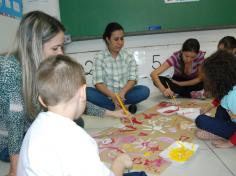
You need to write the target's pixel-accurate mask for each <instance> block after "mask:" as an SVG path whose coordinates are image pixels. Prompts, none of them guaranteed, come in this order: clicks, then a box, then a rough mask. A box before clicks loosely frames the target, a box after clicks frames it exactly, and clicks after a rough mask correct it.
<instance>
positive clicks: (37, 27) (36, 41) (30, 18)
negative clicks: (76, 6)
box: [8, 11, 65, 117]
mask: <svg viewBox="0 0 236 176" xmlns="http://www.w3.org/2000/svg"><path fill="white" fill-rule="evenodd" d="M64 31H65V28H64V26H63V25H62V24H61V23H60V22H59V21H58V20H57V19H56V18H54V17H52V16H50V15H48V14H45V13H43V12H41V11H32V12H29V13H28V14H26V15H24V16H23V18H22V20H21V22H20V25H19V28H18V31H17V34H16V39H15V42H14V43H15V46H14V48H13V51H12V52H10V53H9V54H8V55H15V56H16V58H17V59H19V61H20V63H21V67H22V93H23V98H24V106H25V107H26V113H27V116H28V117H34V116H36V115H37V113H38V112H37V111H39V109H38V110H37V107H38V106H37V92H36V88H35V72H36V69H37V68H38V66H39V64H40V62H41V61H42V60H43V59H44V58H43V44H44V43H45V42H47V41H49V40H50V39H52V38H53V37H55V36H56V35H57V34H58V33H59V32H64Z"/></svg>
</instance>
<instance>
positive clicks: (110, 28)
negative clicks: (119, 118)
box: [87, 23, 150, 113]
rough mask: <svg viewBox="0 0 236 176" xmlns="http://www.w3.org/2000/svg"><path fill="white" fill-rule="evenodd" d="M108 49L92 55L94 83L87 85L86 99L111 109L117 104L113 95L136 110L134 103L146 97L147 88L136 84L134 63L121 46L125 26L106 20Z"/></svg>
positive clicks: (147, 94)
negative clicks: (117, 95)
mask: <svg viewBox="0 0 236 176" xmlns="http://www.w3.org/2000/svg"><path fill="white" fill-rule="evenodd" d="M103 40H104V41H105V43H106V46H107V49H106V50H104V51H101V52H100V53H98V54H97V55H96V56H95V59H94V64H93V84H94V86H95V88H93V87H88V88H87V99H88V101H90V102H92V103H93V104H95V105H97V106H100V107H103V108H106V109H109V110H114V109H116V108H119V107H118V104H117V100H116V94H119V96H120V97H121V99H122V100H123V101H124V103H125V104H128V105H130V106H129V111H130V112H131V113H135V112H136V110H137V107H136V104H137V103H139V102H141V101H143V100H145V99H147V98H148V96H149V92H150V91H149V88H148V87H146V86H143V85H136V83H137V80H138V70H137V64H136V61H135V59H134V57H133V55H132V54H130V53H129V52H128V51H126V50H124V49H122V48H123V46H124V29H123V27H122V26H121V25H120V24H118V23H109V24H108V25H107V26H106V29H105V31H104V34H103Z"/></svg>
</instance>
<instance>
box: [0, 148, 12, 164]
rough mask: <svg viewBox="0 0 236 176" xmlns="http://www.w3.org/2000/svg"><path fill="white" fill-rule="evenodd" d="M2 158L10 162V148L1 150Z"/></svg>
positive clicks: (0, 156) (0, 157)
mask: <svg viewBox="0 0 236 176" xmlns="http://www.w3.org/2000/svg"><path fill="white" fill-rule="evenodd" d="M0 160H1V161H4V162H10V156H9V152H8V148H4V149H3V150H2V151H0Z"/></svg>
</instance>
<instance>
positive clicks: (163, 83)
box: [150, 38, 205, 97]
mask: <svg viewBox="0 0 236 176" xmlns="http://www.w3.org/2000/svg"><path fill="white" fill-rule="evenodd" d="M204 56H205V52H202V51H200V44H199V42H198V40H197V39H192V38H190V39H187V40H186V41H185V42H184V43H183V46H182V49H181V50H180V51H177V52H174V54H173V55H172V56H171V57H170V58H168V59H167V60H166V61H165V62H164V63H163V64H162V65H161V66H160V67H159V68H157V69H155V70H154V71H152V73H151V75H150V76H151V78H152V80H153V82H154V85H155V86H156V87H158V88H159V89H160V91H161V92H162V93H163V95H164V96H173V95H174V94H175V93H176V94H179V95H180V96H184V97H191V92H192V91H200V90H202V89H203V83H202V79H201V74H199V69H200V66H201V64H202V62H203V61H204ZM170 67H174V75H173V77H172V79H169V78H167V77H164V76H160V74H161V73H163V72H164V71H166V70H167V69H169V68H170ZM167 84H168V85H169V87H168V85H167Z"/></svg>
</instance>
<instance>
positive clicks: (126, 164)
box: [115, 153, 133, 168]
mask: <svg viewBox="0 0 236 176" xmlns="http://www.w3.org/2000/svg"><path fill="white" fill-rule="evenodd" d="M115 161H116V162H117V163H120V164H121V165H122V166H123V168H131V167H132V165H133V161H132V159H131V158H130V156H129V155H128V154H125V153H123V154H120V155H118V156H117V158H116V159H115Z"/></svg>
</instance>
